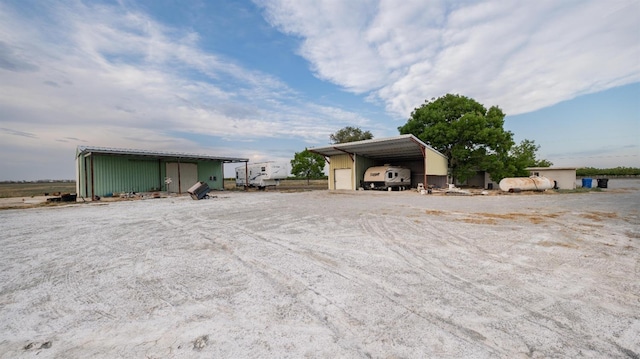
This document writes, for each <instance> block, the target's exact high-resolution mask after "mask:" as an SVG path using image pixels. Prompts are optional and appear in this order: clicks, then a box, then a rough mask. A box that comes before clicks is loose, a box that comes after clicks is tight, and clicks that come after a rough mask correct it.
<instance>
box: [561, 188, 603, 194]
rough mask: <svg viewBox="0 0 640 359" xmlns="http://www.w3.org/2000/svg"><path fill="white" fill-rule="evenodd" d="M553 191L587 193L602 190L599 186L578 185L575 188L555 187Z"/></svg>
mask: <svg viewBox="0 0 640 359" xmlns="http://www.w3.org/2000/svg"><path fill="white" fill-rule="evenodd" d="M555 191H556V192H557V193H588V192H602V188H600V187H593V188H584V187H578V188H576V189H557V190H555Z"/></svg>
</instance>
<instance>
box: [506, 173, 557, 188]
mask: <svg viewBox="0 0 640 359" xmlns="http://www.w3.org/2000/svg"><path fill="white" fill-rule="evenodd" d="M499 186H500V190H502V191H504V192H514V191H544V190H547V189H552V188H554V187H555V182H554V181H553V180H552V179H550V178H547V177H538V176H531V177H513V178H503V179H502V180H501V181H500V184H499Z"/></svg>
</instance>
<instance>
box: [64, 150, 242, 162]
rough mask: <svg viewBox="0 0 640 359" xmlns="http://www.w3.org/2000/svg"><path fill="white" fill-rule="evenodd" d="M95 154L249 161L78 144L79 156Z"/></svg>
mask: <svg viewBox="0 0 640 359" xmlns="http://www.w3.org/2000/svg"><path fill="white" fill-rule="evenodd" d="M93 154H100V155H112V156H131V157H138V158H155V159H160V158H161V159H166V160H175V161H207V160H209V161H221V162H223V163H233V162H249V159H248V158H234V157H220V156H211V155H204V154H196V153H184V152H167V151H150V150H135V149H127V148H110V147H92V146H78V152H77V155H76V156H77V157H80V156H91V155H93Z"/></svg>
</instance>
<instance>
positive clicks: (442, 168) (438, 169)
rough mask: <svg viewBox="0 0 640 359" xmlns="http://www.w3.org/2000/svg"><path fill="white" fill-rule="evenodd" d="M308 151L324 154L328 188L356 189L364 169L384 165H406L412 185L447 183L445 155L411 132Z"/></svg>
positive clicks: (443, 185) (440, 184)
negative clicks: (410, 133) (327, 168)
mask: <svg viewBox="0 0 640 359" xmlns="http://www.w3.org/2000/svg"><path fill="white" fill-rule="evenodd" d="M309 151H311V152H313V153H317V154H320V155H322V156H324V157H325V159H326V160H327V162H328V163H329V189H351V190H355V189H358V188H359V187H361V185H360V184H361V182H362V180H363V178H364V173H365V171H366V170H367V168H369V167H373V166H382V165H385V164H389V165H394V166H402V167H406V168H409V169H410V170H411V186H412V187H416V186H417V185H418V183H422V184H423V185H424V186H425V187H426V186H427V185H434V186H437V187H445V186H446V184H447V157H446V156H444V155H443V154H441V153H440V152H438V151H436V150H435V149H433V148H432V147H430V146H429V145H427V144H425V143H424V142H422V141H420V140H419V139H418V138H417V137H415V136H413V135H400V136H396V137H387V138H377V139H372V140H364V141H356V142H348V143H339V144H333V145H331V146H326V147H317V148H310V149H309Z"/></svg>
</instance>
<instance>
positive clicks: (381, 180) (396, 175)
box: [362, 165, 411, 191]
mask: <svg viewBox="0 0 640 359" xmlns="http://www.w3.org/2000/svg"><path fill="white" fill-rule="evenodd" d="M362 187H363V188H364V189H381V190H385V189H386V190H389V191H391V190H392V189H394V188H395V189H398V190H400V191H402V190H405V189H407V188H410V187H411V170H410V169H408V168H403V167H398V166H391V165H384V166H375V167H369V168H367V170H366V171H365V173H364V181H363V182H362Z"/></svg>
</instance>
